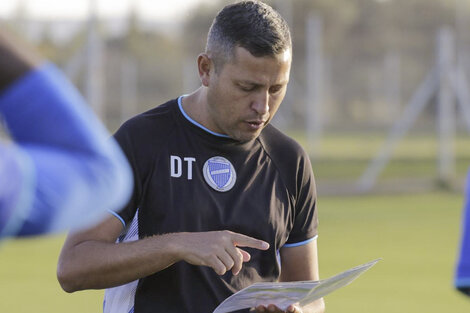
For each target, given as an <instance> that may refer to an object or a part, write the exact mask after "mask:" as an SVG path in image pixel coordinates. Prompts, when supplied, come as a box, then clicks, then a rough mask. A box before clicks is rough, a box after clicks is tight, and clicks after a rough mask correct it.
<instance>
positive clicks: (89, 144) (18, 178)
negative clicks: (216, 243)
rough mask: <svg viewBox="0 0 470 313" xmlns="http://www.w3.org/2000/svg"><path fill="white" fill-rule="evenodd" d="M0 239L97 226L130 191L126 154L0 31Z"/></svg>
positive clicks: (52, 75) (46, 67) (78, 100)
mask: <svg viewBox="0 0 470 313" xmlns="http://www.w3.org/2000/svg"><path fill="white" fill-rule="evenodd" d="M2 120H3V122H4V125H5V127H6V130H7V132H8V133H9V135H10V137H11V139H12V142H6V141H0V238H2V237H9V236H27V235H38V234H44V233H50V232H58V231H62V230H66V229H70V228H75V229H76V228H81V227H83V226H88V225H90V224H92V223H96V222H98V221H99V220H100V219H101V218H102V217H104V216H105V215H106V213H105V212H106V211H107V210H110V209H116V208H118V207H121V206H123V205H124V204H125V203H126V202H127V201H128V199H129V196H130V193H131V189H132V173H131V170H130V168H129V165H128V163H127V161H126V159H125V156H124V155H123V153H122V152H121V151H120V149H119V147H118V145H117V144H116V143H115V142H114V140H113V139H109V134H108V132H107V131H106V129H105V127H104V126H103V125H102V124H101V123H100V122H99V120H98V119H97V118H96V117H95V116H94V114H93V113H92V111H91V110H90V109H89V108H87V106H86V104H85V102H84V100H83V99H82V97H81V96H80V95H79V93H78V92H77V91H76V89H75V88H74V87H73V86H72V84H71V83H70V82H69V81H68V79H67V78H66V77H65V76H64V75H63V74H62V73H61V72H60V71H59V70H58V69H57V68H56V67H55V66H54V65H53V64H51V63H49V62H44V61H42V60H41V59H40V58H39V57H38V56H37V55H36V54H35V53H34V52H33V51H32V50H31V49H30V48H29V47H25V45H24V44H22V43H20V42H18V40H16V39H15V38H14V37H13V35H12V34H11V33H8V32H7V31H6V30H5V27H4V25H2V27H1V28H0V121H2Z"/></svg>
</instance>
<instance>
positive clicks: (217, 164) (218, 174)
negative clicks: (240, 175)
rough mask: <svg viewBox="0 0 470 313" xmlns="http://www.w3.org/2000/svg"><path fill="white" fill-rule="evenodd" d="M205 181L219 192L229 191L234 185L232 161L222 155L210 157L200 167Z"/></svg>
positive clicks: (235, 178)
mask: <svg viewBox="0 0 470 313" xmlns="http://www.w3.org/2000/svg"><path fill="white" fill-rule="evenodd" d="M202 172H203V174H204V179H205V180H206V183H207V184H208V185H209V186H211V187H212V188H213V189H215V190H217V191H221V192H225V191H229V190H230V189H232V187H233V185H235V181H236V180H237V173H236V172H235V168H234V167H233V165H232V163H230V161H229V160H227V159H226V158H224V157H221V156H216V157H212V158H210V159H209V160H207V161H206V163H204V167H203V169H202Z"/></svg>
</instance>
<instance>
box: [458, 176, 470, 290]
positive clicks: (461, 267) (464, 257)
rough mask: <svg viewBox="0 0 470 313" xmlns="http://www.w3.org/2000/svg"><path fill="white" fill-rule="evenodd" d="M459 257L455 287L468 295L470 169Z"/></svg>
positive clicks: (469, 286)
mask: <svg viewBox="0 0 470 313" xmlns="http://www.w3.org/2000/svg"><path fill="white" fill-rule="evenodd" d="M461 238H462V239H461V247H460V257H459V260H458V263H457V271H456V275H455V287H456V288H457V289H458V290H459V291H461V292H463V293H464V294H466V295H467V296H470V171H469V172H468V174H467V184H466V187H465V204H464V208H463V215H462V237H461Z"/></svg>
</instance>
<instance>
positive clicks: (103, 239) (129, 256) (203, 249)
mask: <svg viewBox="0 0 470 313" xmlns="http://www.w3.org/2000/svg"><path fill="white" fill-rule="evenodd" d="M121 231H122V224H121V222H120V221H119V220H118V219H117V218H115V217H114V216H111V217H109V218H107V219H106V220H104V221H103V222H102V223H101V224H99V225H97V226H95V227H93V228H91V229H89V230H85V231H81V232H78V233H74V234H71V235H69V236H68V238H67V240H66V242H65V244H64V246H63V248H62V252H61V255H60V257H59V264H58V268H57V277H58V279H59V282H60V284H61V286H62V288H63V289H64V290H65V291H67V292H74V291H78V290H84V289H103V288H111V287H115V286H119V285H122V284H126V283H129V282H131V281H134V280H136V279H140V278H143V277H146V276H149V275H152V274H154V273H156V272H159V271H161V270H163V269H165V268H167V267H168V266H171V265H172V264H174V263H176V262H179V261H186V262H188V263H190V264H192V265H197V266H208V267H211V268H212V269H213V270H214V271H215V272H216V273H217V274H219V275H223V274H225V272H226V271H228V270H232V272H233V273H234V274H235V275H236V274H238V273H239V272H240V270H241V267H242V264H243V262H247V261H248V260H249V259H250V255H249V254H248V253H247V252H246V251H244V250H242V249H241V248H239V247H250V248H255V249H260V250H266V249H268V248H269V244H267V243H266V242H264V241H261V240H258V239H254V238H251V237H248V236H245V235H242V234H237V233H233V232H230V231H214V232H200V233H171V234H164V235H155V236H152V237H147V238H144V239H140V240H137V241H132V242H124V243H116V238H117V237H118V236H119V234H120V233H121Z"/></svg>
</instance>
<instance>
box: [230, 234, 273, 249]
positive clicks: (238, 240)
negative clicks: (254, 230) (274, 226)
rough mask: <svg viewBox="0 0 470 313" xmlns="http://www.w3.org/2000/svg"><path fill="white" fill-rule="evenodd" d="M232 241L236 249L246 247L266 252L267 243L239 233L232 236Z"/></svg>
mask: <svg viewBox="0 0 470 313" xmlns="http://www.w3.org/2000/svg"><path fill="white" fill-rule="evenodd" d="M232 235H233V236H232V241H233V244H234V245H235V246H236V247H248V248H255V249H259V250H268V249H269V243H267V242H266V241H263V240H260V239H256V238H253V237H250V236H246V235H243V234H239V233H233V234H232Z"/></svg>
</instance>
